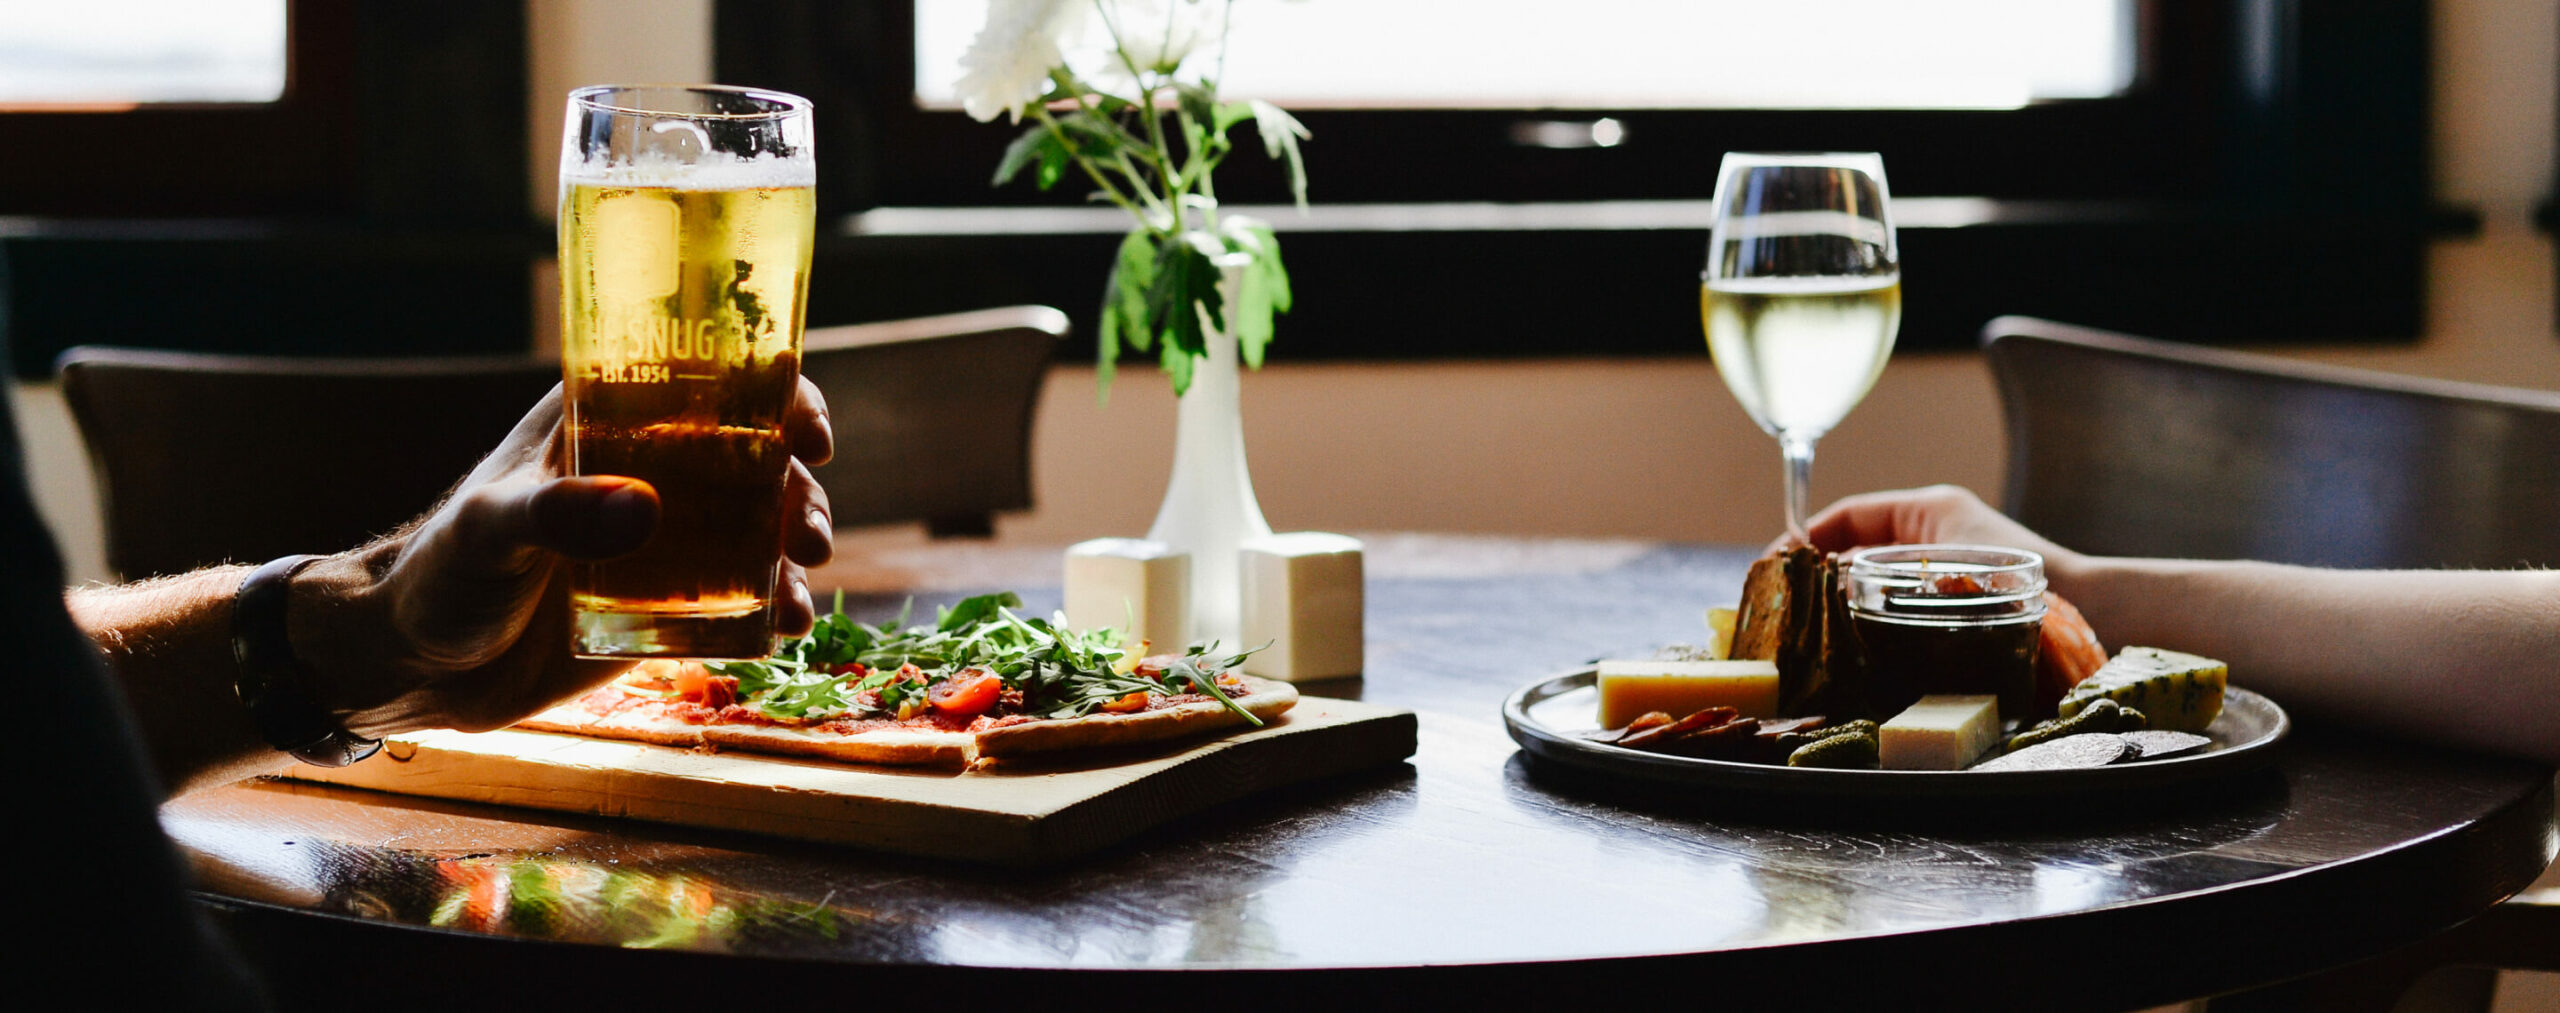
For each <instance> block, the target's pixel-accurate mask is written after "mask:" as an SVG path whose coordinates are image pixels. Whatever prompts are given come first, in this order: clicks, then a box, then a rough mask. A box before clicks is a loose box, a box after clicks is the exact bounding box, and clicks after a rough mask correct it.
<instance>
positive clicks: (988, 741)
mask: <svg viewBox="0 0 2560 1013" xmlns="http://www.w3.org/2000/svg"><path fill="white" fill-rule="evenodd" d="M1236 678H1239V679H1242V680H1244V684H1245V692H1244V694H1243V695H1241V696H1235V697H1233V699H1234V700H1235V702H1236V706H1239V707H1242V708H1244V709H1245V710H1246V711H1247V712H1249V713H1251V714H1252V715H1253V716H1254V717H1257V718H1261V719H1262V720H1264V721H1269V720H1271V719H1273V718H1275V717H1278V716H1280V715H1281V713H1283V712H1285V711H1287V710H1288V709H1289V708H1291V707H1295V706H1297V705H1298V688H1297V687H1295V686H1292V685H1289V684H1288V683H1285V682H1276V681H1273V680H1270V679H1263V678H1257V677H1254V676H1250V675H1245V674H1242V673H1237V675H1236ZM1244 723H1245V719H1244V718H1243V717H1242V716H1240V715H1238V714H1237V713H1236V712H1234V711H1231V710H1228V709H1227V707H1226V705H1225V704H1222V703H1219V702H1217V701H1215V700H1198V701H1193V702H1191V703H1182V704H1175V705H1173V706H1171V707H1160V708H1156V709H1154V710H1145V711H1139V712H1137V713H1135V714H1087V715H1085V716H1083V717H1080V718H1060V719H1056V720H1044V721H1025V722H1023V723H1021V724H1018V725H1006V726H1004V727H1002V728H990V729H988V730H986V731H983V732H979V733H978V756H979V757H980V758H982V759H994V758H999V757H1006V756H1024V755H1028V754H1033V753H1054V752H1063V751H1066V750H1073V749H1099V748H1102V747H1106V746H1125V745H1129V744H1131V743H1137V742H1161V741H1164V740H1166V739H1178V738H1183V737H1186V736H1190V735H1195V734H1198V733H1200V732H1206V731H1211V730H1214V729H1219V728H1226V727H1229V726H1232V725H1241V724H1244Z"/></svg>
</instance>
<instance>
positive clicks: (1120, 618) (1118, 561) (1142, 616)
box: [1066, 538, 1191, 654]
mask: <svg viewBox="0 0 2560 1013" xmlns="http://www.w3.org/2000/svg"><path fill="white" fill-rule="evenodd" d="M1066 599H1067V600H1066V607H1067V608H1066V611H1067V625H1069V626H1073V627H1076V628H1078V629H1091V628H1093V627H1097V626H1109V627H1112V628H1114V629H1117V630H1121V631H1123V632H1125V633H1127V634H1128V639H1127V640H1126V641H1125V643H1127V644H1128V645H1130V646H1132V647H1135V646H1136V645H1137V643H1138V642H1139V641H1141V640H1143V641H1146V642H1147V643H1148V644H1149V646H1148V648H1147V650H1148V652H1149V653H1153V654H1179V653H1181V652H1182V650H1183V648H1184V647H1186V646H1188V645H1189V643H1190V629H1191V557H1190V555H1188V554H1186V553H1184V552H1183V551H1182V550H1180V549H1176V548H1174V547H1173V546H1170V545H1166V544H1165V543H1163V542H1150V541H1146V540H1144V539H1138V538H1096V539H1092V540H1090V541H1083V542H1077V543H1076V544H1074V545H1070V546H1068V547H1067V587H1066Z"/></svg>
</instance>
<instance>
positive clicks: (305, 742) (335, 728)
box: [231, 556, 382, 767]
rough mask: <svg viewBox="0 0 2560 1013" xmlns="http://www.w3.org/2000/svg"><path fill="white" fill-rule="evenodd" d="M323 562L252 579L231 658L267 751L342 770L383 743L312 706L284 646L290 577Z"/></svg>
mask: <svg viewBox="0 0 2560 1013" xmlns="http://www.w3.org/2000/svg"><path fill="white" fill-rule="evenodd" d="M322 558H324V557H321V556H286V557H284V558H282V559H278V560H276V561H274V562H271V563H268V564H267V565H265V566H261V567H259V568H257V569H256V570H253V571H250V573H249V578H248V579H247V580H243V581H241V582H240V590H239V592H238V593H237V594H235V595H233V596H232V599H231V658H232V660H233V661H235V662H237V663H238V665H239V668H238V671H239V681H238V682H237V683H235V684H234V687H235V688H236V689H238V690H239V692H240V703H241V705H242V706H245V707H247V708H249V720H250V722H251V723H253V724H255V725H257V728H258V736H259V737H260V738H263V739H265V740H267V744H268V745H270V746H274V747H276V748H277V749H279V750H282V751H284V752H287V753H290V754H293V758H294V759H297V760H300V761H302V762H304V763H309V764H315V765H318V766H322V767H343V766H346V765H347V764H350V763H354V762H356V761H357V760H361V759H364V758H365V757H368V756H372V755H373V754H374V753H375V752H376V751H379V750H380V749H381V748H382V740H381V739H368V738H365V737H363V736H360V735H357V734H356V733H354V732H350V731H348V730H347V728H346V726H345V725H343V724H340V723H339V722H338V719H337V718H336V717H333V716H331V715H330V713H329V712H328V711H327V710H325V709H323V708H321V706H320V705H319V704H316V703H313V702H312V700H311V694H310V690H309V686H310V679H309V678H308V676H309V675H310V670H309V669H307V668H305V667H303V664H302V662H301V660H300V659H297V658H295V657H294V656H293V643H292V642H291V641H289V640H287V639H285V620H284V611H285V604H286V601H287V595H286V592H287V590H288V589H289V588H290V587H291V586H292V584H293V575H294V574H297V573H300V572H302V569H303V568H304V567H307V566H310V565H311V564H313V563H317V562H319V561H320V560H321V559H322Z"/></svg>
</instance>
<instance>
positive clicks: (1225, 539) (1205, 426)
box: [1147, 271, 1271, 651]
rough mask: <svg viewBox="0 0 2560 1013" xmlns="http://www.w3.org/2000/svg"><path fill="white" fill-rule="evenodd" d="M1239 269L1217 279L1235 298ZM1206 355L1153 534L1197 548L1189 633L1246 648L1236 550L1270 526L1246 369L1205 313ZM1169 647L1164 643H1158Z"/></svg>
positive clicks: (1229, 647) (1197, 369) (1183, 412)
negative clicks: (1245, 405)
mask: <svg viewBox="0 0 2560 1013" xmlns="http://www.w3.org/2000/svg"><path fill="white" fill-rule="evenodd" d="M1235 277H1236V275H1235V272H1234V271H1229V272H1228V273H1227V278H1226V282H1225V284H1222V285H1220V286H1219V289H1220V292H1221V294H1223V295H1225V296H1227V305H1230V306H1232V305H1234V304H1235V299H1234V294H1235ZM1200 328H1201V338H1202V342H1203V343H1204V344H1205V345H1206V346H1207V349H1208V353H1209V354H1208V356H1207V357H1206V358H1203V359H1200V360H1198V361H1197V362H1196V363H1195V365H1194V367H1193V371H1192V375H1191V389H1190V391H1189V392H1187V393H1185V394H1183V395H1182V399H1181V404H1180V407H1179V409H1178V412H1179V414H1178V415H1177V417H1176V419H1175V421H1174V431H1173V432H1174V436H1173V475H1172V477H1171V478H1169V479H1167V480H1166V482H1165V489H1164V505H1163V506H1161V507H1158V508H1157V509H1156V522H1155V526H1153V527H1150V528H1148V529H1147V537H1148V538H1149V539H1151V540H1154V541H1159V542H1164V543H1166V544H1168V545H1172V546H1174V547H1176V548H1179V549H1182V550H1183V551H1185V552H1188V553H1190V554H1191V639H1192V640H1194V641H1200V640H1215V641H1217V642H1218V645H1219V648H1220V649H1221V650H1226V651H1234V650H1240V649H1242V648H1243V647H1244V646H1245V645H1244V644H1243V643H1241V642H1240V637H1241V635H1242V625H1243V617H1242V612H1243V608H1242V600H1243V587H1242V585H1241V583H1240V581H1239V568H1238V566H1237V558H1236V555H1237V554H1236V550H1237V547H1238V546H1240V545H1242V544H1243V543H1244V541H1245V539H1248V538H1254V537H1258V536H1261V535H1267V534H1270V533H1271V523H1270V522H1269V521H1265V520H1263V519H1262V503H1261V502H1260V501H1259V500H1256V499H1255V498H1254V495H1253V476H1252V474H1251V473H1250V472H1248V471H1247V470H1246V469H1245V463H1244V415H1243V409H1242V406H1241V405H1240V404H1239V402H1238V400H1237V380H1238V374H1239V373H1240V371H1241V370H1240V368H1239V364H1238V362H1237V353H1236V336H1235V334H1234V332H1233V331H1231V330H1227V329H1222V328H1217V327H1213V326H1211V323H1210V321H1209V320H1208V319H1207V315H1206V314H1203V315H1202V319H1201V321H1200ZM1157 649H1159V650H1161V649H1163V648H1162V646H1161V645H1159V647H1158V648H1157Z"/></svg>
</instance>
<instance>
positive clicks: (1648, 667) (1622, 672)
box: [1598, 661, 1778, 728]
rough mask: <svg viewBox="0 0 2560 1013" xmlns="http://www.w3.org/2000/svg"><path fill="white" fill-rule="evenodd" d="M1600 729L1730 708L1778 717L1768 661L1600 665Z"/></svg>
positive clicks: (1772, 665)
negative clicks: (1657, 715)
mask: <svg viewBox="0 0 2560 1013" xmlns="http://www.w3.org/2000/svg"><path fill="white" fill-rule="evenodd" d="M1598 681H1599V685H1600V727H1603V728H1621V727H1625V725H1626V723H1627V722H1629V721H1633V720H1635V719H1636V718H1637V717H1639V716H1642V715H1643V714H1644V713H1645V712H1647V711H1662V712H1663V713H1666V714H1669V715H1671V716H1672V717H1675V718H1676V717H1683V716H1686V715H1689V714H1695V713H1697V712H1699V711H1702V710H1705V709H1707V708H1709V707H1731V708H1733V709H1734V710H1737V711H1740V712H1742V716H1743V717H1746V718H1772V717H1776V716H1778V665H1777V663H1776V662H1774V661H1603V662H1601V663H1600V676H1599V680H1598Z"/></svg>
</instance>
